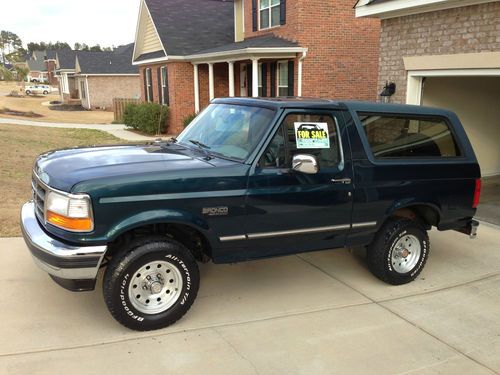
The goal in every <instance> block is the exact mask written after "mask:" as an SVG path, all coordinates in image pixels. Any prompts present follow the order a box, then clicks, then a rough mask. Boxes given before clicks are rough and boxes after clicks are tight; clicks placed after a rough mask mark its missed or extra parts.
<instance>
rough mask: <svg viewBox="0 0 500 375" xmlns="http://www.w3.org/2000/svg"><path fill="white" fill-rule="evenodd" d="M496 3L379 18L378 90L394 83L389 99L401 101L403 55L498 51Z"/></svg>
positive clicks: (499, 28) (499, 27)
mask: <svg viewBox="0 0 500 375" xmlns="http://www.w3.org/2000/svg"><path fill="white" fill-rule="evenodd" d="M499 19H500V2H493V3H486V4H481V5H473V6H468V7H461V8H455V9H447V10H441V11H435V12H427V13H422V14H416V15H410V16H404V17H397V18H391V19H385V20H382V31H381V37H380V47H381V50H380V75H379V83H378V85H379V89H380V90H382V87H383V86H384V84H385V82H386V81H390V82H394V83H396V87H397V88H396V94H395V95H394V96H393V97H392V98H391V101H393V102H396V103H405V101H406V87H407V72H406V70H405V67H404V63H403V57H405V56H422V55H446V54H459V53H477V52H493V51H500V23H499V21H498V20H499Z"/></svg>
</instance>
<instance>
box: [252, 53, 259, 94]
mask: <svg viewBox="0 0 500 375" xmlns="http://www.w3.org/2000/svg"><path fill="white" fill-rule="evenodd" d="M252 96H253V97H254V98H256V97H258V96H259V59H252Z"/></svg>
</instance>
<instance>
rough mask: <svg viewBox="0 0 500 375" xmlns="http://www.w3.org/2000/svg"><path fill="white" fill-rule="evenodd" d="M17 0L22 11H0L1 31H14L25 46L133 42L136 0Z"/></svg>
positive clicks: (106, 44)
mask: <svg viewBox="0 0 500 375" xmlns="http://www.w3.org/2000/svg"><path fill="white" fill-rule="evenodd" d="M17 1H18V2H20V3H21V4H22V7H23V10H22V11H21V10H20V9H17V10H16V11H15V13H14V14H9V13H10V12H4V11H2V12H0V30H7V31H11V32H14V33H16V34H17V35H18V36H19V37H20V38H21V40H22V41H23V44H24V45H25V46H26V44H27V43H28V42H41V41H43V42H56V41H61V42H66V43H68V44H69V45H70V46H71V47H72V48H73V45H74V44H75V42H79V43H86V44H88V45H89V46H93V45H95V44H100V45H101V47H111V46H119V45H122V44H127V43H132V42H133V41H134V37H135V29H136V23H137V16H138V12H139V0H79V1H76V0H17ZM14 8H15V7H14ZM14 8H13V9H14Z"/></svg>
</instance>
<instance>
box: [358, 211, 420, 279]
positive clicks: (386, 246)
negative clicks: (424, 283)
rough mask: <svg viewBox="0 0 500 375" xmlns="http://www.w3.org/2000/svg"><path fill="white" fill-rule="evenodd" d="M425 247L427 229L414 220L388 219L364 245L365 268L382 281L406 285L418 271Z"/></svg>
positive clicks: (415, 276) (414, 277)
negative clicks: (371, 240)
mask: <svg viewBox="0 0 500 375" xmlns="http://www.w3.org/2000/svg"><path fill="white" fill-rule="evenodd" d="M429 250H430V246H429V236H428V235H427V231H426V230H425V229H424V228H423V227H422V226H421V225H420V224H419V223H418V222H417V221H414V220H410V219H407V218H397V217H395V218H391V219H389V220H388V221H387V222H386V223H385V224H384V225H383V226H382V227H381V228H380V230H379V232H378V233H377V234H376V236H375V238H374V240H373V242H372V243H371V244H370V246H368V249H367V259H368V267H369V268H370V271H371V272H372V273H373V274H374V275H375V276H376V277H378V278H379V279H380V280H382V281H385V282H387V283H389V284H393V285H400V284H406V283H409V282H410V281H413V280H415V279H416V278H417V276H418V275H419V274H420V272H421V271H422V269H423V268H424V265H425V263H426V262H427V259H428V257H429Z"/></svg>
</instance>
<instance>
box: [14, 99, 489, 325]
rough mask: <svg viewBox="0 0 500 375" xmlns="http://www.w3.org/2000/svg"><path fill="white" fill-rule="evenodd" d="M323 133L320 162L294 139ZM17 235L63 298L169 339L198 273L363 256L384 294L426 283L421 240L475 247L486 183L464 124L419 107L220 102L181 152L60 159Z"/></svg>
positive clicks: (127, 151) (110, 150)
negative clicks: (94, 293)
mask: <svg viewBox="0 0 500 375" xmlns="http://www.w3.org/2000/svg"><path fill="white" fill-rule="evenodd" d="M303 124H309V125H310V124H313V125H317V126H318V129H321V131H317V132H318V134H319V136H318V139H316V140H317V142H315V143H312V144H311V145H312V146H311V148H307V147H309V146H308V145H309V143H307V142H305V143H304V141H307V139H301V138H298V137H297V129H299V128H300V126H301V125H303ZM32 184H33V200H32V201H30V202H28V203H26V204H25V205H24V206H23V208H22V213H21V216H22V220H21V221H22V230H23V235H24V238H25V241H26V244H27V245H28V247H29V249H30V250H31V253H32V255H33V258H34V260H35V262H36V263H37V264H38V265H39V266H40V267H41V268H42V269H44V270H45V271H47V272H48V273H49V274H50V276H51V277H52V278H53V279H54V280H55V281H56V282H57V283H58V284H60V285H62V286H63V287H65V288H67V289H69V290H73V291H84V290H93V289H94V287H95V283H96V277H97V274H98V271H99V269H100V268H101V267H106V270H105V273H104V281H103V291H104V297H105V302H106V304H107V306H108V308H109V311H110V312H111V314H112V315H113V317H114V318H115V319H116V320H117V321H119V322H120V323H122V324H123V325H125V326H127V327H129V328H132V329H135V330H151V329H157V328H161V327H165V326H168V325H170V324H172V323H174V322H175V321H177V320H178V319H180V318H181V317H182V316H183V315H184V314H185V313H186V312H187V311H188V309H189V308H190V306H191V305H192V303H193V302H194V300H195V298H196V295H197V292H198V286H199V282H200V276H199V272H198V266H197V262H207V261H213V262H214V263H229V262H240V261H247V260H252V259H259V258H266V257H272V256H280V255H289V254H295V253H300V252H307V251H316V250H322V249H332V248H342V247H359V246H366V247H367V263H368V266H369V269H370V270H371V271H372V272H373V274H374V275H375V276H376V277H378V278H379V279H381V280H383V281H385V282H387V283H389V284H394V285H397V284H404V283H408V282H410V281H412V280H414V279H415V278H416V277H417V276H418V274H419V273H420V272H421V271H422V268H423V267H424V265H425V263H426V261H427V259H428V256H429V250H430V244H429V238H428V236H427V231H428V230H429V229H430V228H431V227H433V226H434V227H437V229H438V230H451V229H453V230H456V231H459V232H462V233H466V234H468V235H470V236H471V237H474V236H475V234H476V229H477V227H478V222H477V221H475V220H473V216H474V214H475V212H476V206H477V204H478V200H479V191H480V169H479V165H478V163H477V160H476V157H475V155H474V151H473V149H472V147H471V145H470V143H469V140H468V139H467V136H466V134H465V132H464V129H463V128H462V125H461V124H460V121H459V120H458V118H457V116H456V115H455V114H453V113H451V112H449V111H445V110H440V109H434V108H425V107H418V106H407V105H393V104H377V103H362V102H334V101H328V100H319V99H318V100H307V99H293V98H287V99H282V100H281V99H243V98H231V99H217V100H214V101H212V103H211V104H210V105H209V106H208V107H207V108H206V109H205V110H204V111H203V112H202V113H201V114H199V115H198V116H197V117H196V118H195V119H194V120H193V122H192V123H191V124H190V125H189V126H188V127H187V128H186V129H185V130H184V131H183V132H182V133H181V134H180V136H179V137H178V138H177V139H171V140H170V141H167V142H163V141H156V142H153V143H149V144H142V145H121V146H102V147H94V148H80V149H79V148H76V149H68V150H59V151H53V152H49V153H46V154H44V155H41V156H40V157H39V158H38V159H37V160H36V162H35V165H34V169H33V181H32Z"/></svg>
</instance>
